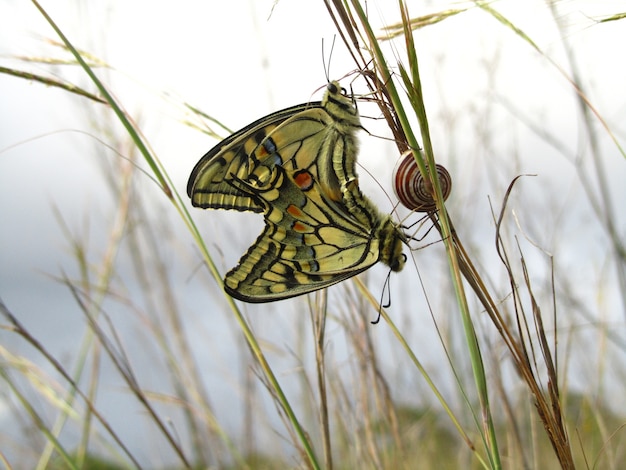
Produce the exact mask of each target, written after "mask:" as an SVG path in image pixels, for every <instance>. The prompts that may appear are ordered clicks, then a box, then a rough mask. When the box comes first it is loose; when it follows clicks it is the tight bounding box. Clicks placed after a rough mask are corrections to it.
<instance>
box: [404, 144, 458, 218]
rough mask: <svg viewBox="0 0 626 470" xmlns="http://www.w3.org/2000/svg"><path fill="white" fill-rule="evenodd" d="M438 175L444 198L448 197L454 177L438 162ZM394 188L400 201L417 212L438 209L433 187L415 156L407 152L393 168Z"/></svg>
mask: <svg viewBox="0 0 626 470" xmlns="http://www.w3.org/2000/svg"><path fill="white" fill-rule="evenodd" d="M436 167H437V177H438V178H439V184H440V185H441V192H442V194H443V200H444V201H445V200H446V199H448V196H449V195H450V192H451V191H452V178H451V177H450V173H448V170H446V169H445V167H444V166H442V165H439V164H436ZM392 181H393V189H394V192H395V193H396V196H397V197H398V199H399V200H400V202H401V203H402V204H403V205H404V206H405V207H407V208H408V209H411V210H414V211H416V212H430V211H433V210H435V209H436V204H435V200H434V199H433V188H432V187H429V186H430V182H429V181H427V180H426V179H424V177H423V176H422V174H421V173H420V170H419V168H418V166H417V163H416V162H415V159H414V158H413V155H412V154H411V153H410V152H409V153H407V154H406V155H405V156H404V157H403V158H402V159H401V160H400V161H399V162H398V164H397V165H396V167H395V168H394V170H393V179H392Z"/></svg>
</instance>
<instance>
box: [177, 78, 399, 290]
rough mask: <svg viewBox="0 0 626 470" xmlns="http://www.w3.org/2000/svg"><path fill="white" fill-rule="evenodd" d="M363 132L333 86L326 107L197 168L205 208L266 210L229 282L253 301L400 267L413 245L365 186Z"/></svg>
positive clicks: (237, 139)
mask: <svg viewBox="0 0 626 470" xmlns="http://www.w3.org/2000/svg"><path fill="white" fill-rule="evenodd" d="M359 129H361V124H360V119H359V114H358V111H357V109H356V106H355V103H354V101H353V99H352V97H351V96H349V95H348V94H347V93H346V92H345V90H343V89H342V88H341V87H340V85H339V83H338V82H336V81H333V82H330V83H329V84H328V87H327V89H326V93H325V95H324V98H323V100H322V101H321V102H312V103H305V104H301V105H298V106H293V107H291V108H287V109H284V110H282V111H278V112H275V113H273V114H270V115H269V116H266V117H264V118H261V119H259V120H258V121H255V122H253V123H252V124H250V125H248V126H246V127H245V128H243V129H241V130H240V131H238V132H236V133H234V134H233V135H231V136H230V137H228V138H226V139H224V140H223V141H222V142H220V143H219V144H218V145H216V146H215V147H214V148H212V149H211V150H209V152H207V154H206V155H204V157H202V159H201V160H200V161H199V162H198V163H197V164H196V166H195V168H194V169H193V171H192V172H191V176H190V178H189V183H188V185H187V194H188V195H189V197H190V198H191V202H192V204H193V205H194V206H196V207H201V208H212V209H235V210H239V211H253V212H260V213H263V216H264V218H265V229H264V230H263V233H261V235H259V237H258V238H257V240H256V241H255V242H254V244H253V245H252V246H251V247H250V248H249V249H248V251H247V252H246V253H245V254H244V255H243V256H242V258H241V259H240V260H239V263H238V265H237V266H236V267H235V268H233V269H231V270H230V271H229V272H228V273H227V274H226V276H225V278H224V289H225V290H226V292H227V293H228V294H230V295H231V296H232V297H234V298H236V299H239V300H243V301H245V302H271V301H275V300H281V299H286V298H289V297H294V296H297V295H301V294H305V293H307V292H312V291H315V290H318V289H322V288H324V287H328V286H330V285H333V284H335V283H337V282H340V281H342V280H344V279H347V278H349V277H351V276H354V275H355V274H358V273H360V272H362V271H364V270H365V269H367V268H369V267H370V266H372V265H373V264H375V263H376V262H377V261H382V262H384V263H385V264H387V265H388V266H390V267H391V269H392V270H394V271H399V270H401V269H402V267H403V266H404V262H405V260H406V257H405V255H404V254H403V253H402V243H403V242H404V241H405V240H406V239H405V236H404V234H403V233H402V232H401V231H400V229H399V227H398V226H397V225H396V224H395V223H394V222H393V221H392V220H391V218H390V217H389V216H388V215H382V214H381V213H380V212H379V211H378V209H377V208H376V207H375V206H374V204H373V203H372V202H371V201H370V200H369V199H367V197H365V196H364V195H363V194H362V193H361V190H360V189H359V186H358V179H357V175H356V156H357V153H358V146H357V140H356V133H357V131H358V130H359Z"/></svg>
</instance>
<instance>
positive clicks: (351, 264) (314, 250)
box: [224, 166, 379, 302]
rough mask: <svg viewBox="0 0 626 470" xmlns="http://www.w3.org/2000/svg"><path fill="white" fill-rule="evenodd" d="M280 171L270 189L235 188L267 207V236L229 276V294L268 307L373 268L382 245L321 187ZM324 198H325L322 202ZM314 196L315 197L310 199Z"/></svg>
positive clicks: (265, 233)
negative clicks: (263, 303)
mask: <svg viewBox="0 0 626 470" xmlns="http://www.w3.org/2000/svg"><path fill="white" fill-rule="evenodd" d="M299 171H300V173H299V174H298V177H300V179H298V177H296V178H292V177H289V176H288V173H287V171H286V170H285V169H284V168H282V167H281V166H276V167H275V168H274V170H273V172H272V175H271V177H270V178H268V180H267V182H266V185H265V186H263V187H256V186H251V185H249V184H247V183H245V182H243V181H241V182H238V183H236V184H239V185H241V186H240V188H241V189H242V191H244V192H249V193H250V195H251V196H252V197H253V198H255V199H256V200H257V201H258V203H259V205H261V206H263V207H264V214H265V224H266V225H265V230H264V231H263V233H262V234H261V235H260V236H259V237H258V239H257V240H256V242H255V243H254V244H253V245H252V246H251V247H250V249H249V250H248V252H247V253H246V254H245V255H244V256H243V257H242V258H241V260H240V261H239V264H238V265H237V267H235V268H234V269H232V270H231V271H230V272H228V274H226V277H225V280H224V284H225V288H226V291H227V292H228V293H229V294H230V295H232V296H233V297H235V298H238V299H241V300H245V301H248V302H266V301H270V300H278V299H282V298H287V297H293V296H296V295H300V294H304V293H306V292H311V291H315V290H318V289H321V288H323V287H327V286H330V285H332V284H335V283H337V282H340V281H342V280H344V279H346V278H348V277H351V276H354V275H355V274H357V273H359V272H361V271H363V270H365V269H367V268H369V267H370V266H371V265H373V264H374V263H376V261H377V260H378V252H379V248H378V239H377V238H375V237H371V235H370V233H369V231H368V230H366V229H367V227H364V226H362V225H361V224H359V223H358V221H355V220H353V219H352V218H351V217H350V214H349V213H347V212H345V211H344V210H343V207H342V206H341V205H340V204H337V203H335V202H334V201H332V200H331V199H327V198H326V197H325V196H323V194H324V193H323V192H322V191H320V190H319V189H318V188H316V186H317V185H318V183H317V182H315V183H313V185H312V186H306V187H305V188H304V189H303V188H302V187H300V186H299V185H298V184H297V183H296V182H295V181H302V180H306V178H304V177H302V172H304V173H306V170H299ZM320 195H322V196H321V197H320ZM309 196H311V197H309Z"/></svg>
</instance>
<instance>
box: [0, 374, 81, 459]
mask: <svg viewBox="0 0 626 470" xmlns="http://www.w3.org/2000/svg"><path fill="white" fill-rule="evenodd" d="M0 377H2V379H3V380H4V382H5V383H7V384H8V385H9V388H10V389H11V391H12V392H13V393H14V394H15V397H17V399H18V400H19V402H20V404H21V405H22V407H23V408H24V410H26V412H27V413H28V415H29V416H30V418H31V420H32V421H33V423H34V424H35V425H36V426H37V429H39V430H40V431H41V433H42V434H43V435H44V436H45V437H46V439H47V442H48V443H50V444H51V445H52V446H53V448H54V450H55V451H56V452H57V453H58V454H59V455H60V456H61V458H62V459H63V462H64V463H65V464H66V465H67V467H68V468H70V469H73V470H78V469H79V468H80V467H78V466H77V465H76V463H75V461H74V459H72V457H71V456H70V455H69V454H68V452H67V451H66V450H65V448H64V447H63V445H62V444H61V443H60V442H59V440H58V439H57V437H58V436H56V435H55V434H54V433H53V432H52V431H51V430H50V429H48V427H47V426H46V424H45V422H44V420H43V418H42V417H41V416H39V413H37V411H36V410H35V408H33V406H32V405H31V404H30V402H29V401H28V399H27V398H26V397H25V396H24V395H23V394H22V393H21V392H20V390H19V389H18V388H17V386H16V384H15V383H13V380H11V377H10V376H9V374H7V372H6V370H5V369H4V367H2V368H0Z"/></svg>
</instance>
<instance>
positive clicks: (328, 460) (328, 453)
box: [312, 290, 333, 470]
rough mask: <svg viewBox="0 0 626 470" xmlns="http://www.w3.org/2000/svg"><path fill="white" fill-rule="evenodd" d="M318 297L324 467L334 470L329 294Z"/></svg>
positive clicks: (317, 353) (317, 345)
mask: <svg viewBox="0 0 626 470" xmlns="http://www.w3.org/2000/svg"><path fill="white" fill-rule="evenodd" d="M317 297H318V298H320V299H321V301H320V302H319V303H318V304H317V305H315V307H317V308H315V309H314V312H313V313H312V320H313V332H314V338H315V364H316V372H317V387H318V392H319V396H320V403H319V420H320V424H321V428H322V429H321V435H322V447H323V448H324V468H326V469H328V470H332V468H333V452H332V444H331V435H330V420H329V415H328V391H327V387H326V353H325V340H326V314H327V313H328V302H327V300H328V294H327V291H325V290H324V291H323V292H322V293H321V294H320V295H319V296H317Z"/></svg>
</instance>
